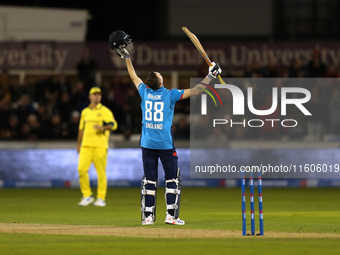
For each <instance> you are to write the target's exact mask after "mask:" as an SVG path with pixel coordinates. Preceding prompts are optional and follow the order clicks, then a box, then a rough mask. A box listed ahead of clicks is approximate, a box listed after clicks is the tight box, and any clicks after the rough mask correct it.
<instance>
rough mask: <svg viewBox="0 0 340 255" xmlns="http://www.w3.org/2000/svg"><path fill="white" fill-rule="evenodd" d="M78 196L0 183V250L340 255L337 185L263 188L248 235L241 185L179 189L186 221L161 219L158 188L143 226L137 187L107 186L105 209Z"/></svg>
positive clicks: (76, 192)
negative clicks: (151, 220) (152, 218)
mask: <svg viewBox="0 0 340 255" xmlns="http://www.w3.org/2000/svg"><path fill="white" fill-rule="evenodd" d="M255 195H257V193H256V194H255ZM79 200H80V192H79V190H78V189H0V254H4V255H6V254H64V255H65V254H67V255H69V254H150V255H151V254H158V255H160V254H173V255H176V254H192V255H194V254H208V253H209V254H258V253H262V254H340V189H335V188H334V189H330V188H329V189H328V188H327V189H326V188H315V189H314V188H313V189H306V188H300V189H297V188H285V189H283V188H264V190H263V207H264V229H265V236H246V237H243V236H242V235H241V190H240V188H235V189H231V188H230V189H227V188H184V189H183V191H182V203H181V213H180V217H181V218H182V219H183V220H185V221H186V225H185V226H169V225H165V224H164V223H163V221H164V217H165V205H164V189H158V200H157V220H156V223H155V225H154V226H141V221H140V190H139V188H110V189H109V190H108V196H107V206H106V207H105V208H97V207H94V206H92V205H90V206H88V207H84V208H82V207H78V206H77V203H78V202H79ZM255 202H256V203H255V205H256V215H255V216H256V227H257V231H258V210H257V196H256V200H255ZM247 206H248V207H249V192H248V196H247ZM247 217H248V224H249V218H250V215H249V210H248V214H247ZM23 223H25V224H23ZM25 227H28V228H29V229H28V230H27V231H26V230H25ZM65 229H66V232H65V231H64V230H65ZM73 229H74V230H76V231H75V232H73ZM117 231H118V232H117ZM248 231H249V225H248ZM120 233H121V234H120Z"/></svg>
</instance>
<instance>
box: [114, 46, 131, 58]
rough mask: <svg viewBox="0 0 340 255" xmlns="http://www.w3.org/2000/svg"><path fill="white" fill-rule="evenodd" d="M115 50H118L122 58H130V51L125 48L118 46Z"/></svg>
mask: <svg viewBox="0 0 340 255" xmlns="http://www.w3.org/2000/svg"><path fill="white" fill-rule="evenodd" d="M115 51H116V52H117V54H118V56H120V57H121V58H125V59H126V58H130V53H129V52H128V51H127V49H125V48H117V49H115Z"/></svg>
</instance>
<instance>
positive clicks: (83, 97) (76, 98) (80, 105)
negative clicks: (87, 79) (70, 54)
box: [71, 80, 88, 112]
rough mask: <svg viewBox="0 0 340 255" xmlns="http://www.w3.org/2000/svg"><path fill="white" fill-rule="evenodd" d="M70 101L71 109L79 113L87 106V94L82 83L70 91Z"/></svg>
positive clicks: (78, 82) (78, 83) (79, 82)
mask: <svg viewBox="0 0 340 255" xmlns="http://www.w3.org/2000/svg"><path fill="white" fill-rule="evenodd" d="M71 101H72V103H73V109H74V110H76V111H79V112H81V111H82V110H83V109H84V108H85V107H87V106H88V93H87V92H85V89H84V83H83V82H82V81H80V80H79V81H77V83H76V84H75V86H74V87H73V89H72V95H71Z"/></svg>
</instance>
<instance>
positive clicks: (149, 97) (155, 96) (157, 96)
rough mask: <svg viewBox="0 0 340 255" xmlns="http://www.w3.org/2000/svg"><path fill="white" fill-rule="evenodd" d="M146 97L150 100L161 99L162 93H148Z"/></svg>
mask: <svg viewBox="0 0 340 255" xmlns="http://www.w3.org/2000/svg"><path fill="white" fill-rule="evenodd" d="M148 99H151V100H161V99H162V95H151V94H148Z"/></svg>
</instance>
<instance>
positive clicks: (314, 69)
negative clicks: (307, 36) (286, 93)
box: [308, 47, 327, 77]
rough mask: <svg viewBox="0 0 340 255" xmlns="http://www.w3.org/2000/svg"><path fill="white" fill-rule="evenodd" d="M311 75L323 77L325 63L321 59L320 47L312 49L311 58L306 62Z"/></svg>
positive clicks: (325, 69) (325, 68) (325, 70)
mask: <svg viewBox="0 0 340 255" xmlns="http://www.w3.org/2000/svg"><path fill="white" fill-rule="evenodd" d="M308 68H309V70H310V76H311V77H324V76H325V74H326V72H327V67H326V65H325V64H324V63H323V62H322V60H321V54H320V49H319V48H317V47H316V48H315V49H314V51H313V58H312V60H311V61H310V62H309V63H308Z"/></svg>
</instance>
